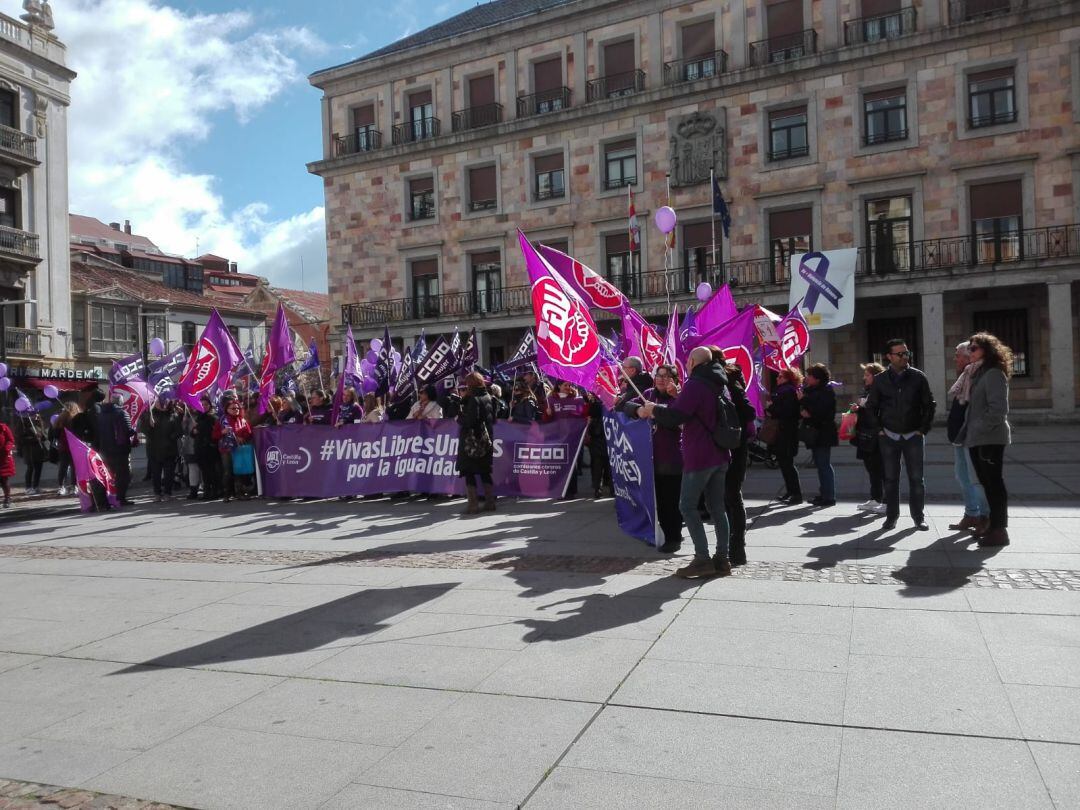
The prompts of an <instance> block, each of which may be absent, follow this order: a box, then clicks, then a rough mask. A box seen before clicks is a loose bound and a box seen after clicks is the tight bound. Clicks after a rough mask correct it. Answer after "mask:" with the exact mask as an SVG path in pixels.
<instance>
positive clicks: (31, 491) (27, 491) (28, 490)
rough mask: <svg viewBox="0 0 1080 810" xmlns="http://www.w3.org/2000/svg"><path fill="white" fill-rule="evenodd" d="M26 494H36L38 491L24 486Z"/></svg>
mask: <svg viewBox="0 0 1080 810" xmlns="http://www.w3.org/2000/svg"><path fill="white" fill-rule="evenodd" d="M26 494H27V495H37V494H38V493H37V490H36V489H34V488H33V487H27V488H26Z"/></svg>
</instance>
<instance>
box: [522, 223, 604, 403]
mask: <svg viewBox="0 0 1080 810" xmlns="http://www.w3.org/2000/svg"><path fill="white" fill-rule="evenodd" d="M518 243H519V244H520V246H521V252H522V254H523V255H524V256H525V268H526V270H527V271H528V273H529V284H530V286H531V287H532V307H533V317H534V318H535V326H536V330H535V334H536V355H537V360H538V365H539V366H540V369H541V370H542V371H543V372H544V373H545V374H548V375H550V376H552V377H555V378H556V379H559V380H566V381H568V382H572V383H574V384H575V385H579V386H581V387H582V388H584V389H586V390H588V391H592V392H594V393H597V394H599V393H600V390H599V388H600V387H599V386H598V384H597V375H598V374H599V373H600V369H601V367H602V366H603V365H604V364H605V358H604V356H603V354H602V352H601V351H600V336H599V335H598V334H597V332H596V324H595V323H593V319H592V316H591V315H590V314H589V307H588V305H587V304H586V302H585V301H584V300H583V299H582V298H581V296H580V295H578V293H577V292H576V291H575V290H574V289H573V287H571V286H570V285H569V284H568V283H567V282H566V281H564V280H563V278H562V276H561V275H560V274H559V273H555V272H553V271H552V269H551V266H550V265H549V264H548V263H547V261H545V260H544V258H543V257H542V256H541V255H540V254H539V253H537V252H536V249H535V248H533V246H532V243H531V242H530V241H529V240H528V239H527V238H526V237H525V234H523V233H522V232H521V231H520V230H519V231H518Z"/></svg>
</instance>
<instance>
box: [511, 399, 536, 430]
mask: <svg viewBox="0 0 1080 810" xmlns="http://www.w3.org/2000/svg"><path fill="white" fill-rule="evenodd" d="M510 421H511V422H517V423H518V424H521V425H528V424H530V423H532V422H539V421H540V408H539V407H538V406H537V404H536V400H535V399H533V398H532V397H522V398H521V399H516V400H514V404H513V405H511V406H510Z"/></svg>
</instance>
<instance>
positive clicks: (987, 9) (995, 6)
mask: <svg viewBox="0 0 1080 810" xmlns="http://www.w3.org/2000/svg"><path fill="white" fill-rule="evenodd" d="M1011 10H1012V2H1011V0H951V1H950V3H949V22H951V23H952V24H953V25H959V24H960V23H966V22H974V21H975V20H983V19H986V18H987V17H996V16H998V15H999V14H1008V13H1009V12H1010V11H1011Z"/></svg>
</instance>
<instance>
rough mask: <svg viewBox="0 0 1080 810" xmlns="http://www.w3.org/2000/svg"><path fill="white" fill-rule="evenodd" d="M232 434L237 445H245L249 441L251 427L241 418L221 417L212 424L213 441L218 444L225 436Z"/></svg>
mask: <svg viewBox="0 0 1080 810" xmlns="http://www.w3.org/2000/svg"><path fill="white" fill-rule="evenodd" d="M228 433H232V435H233V436H234V437H236V443H237V444H247V443H248V442H250V441H251V425H250V424H249V423H248V420H247V419H245V418H244V417H242V416H237V417H231V416H223V417H221V419H220V420H219V421H218V422H216V423H215V424H214V434H213V436H214V441H215V442H216V443H219V446H220V442H221V439H222V437H224V436H225V435H226V434H228Z"/></svg>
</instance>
